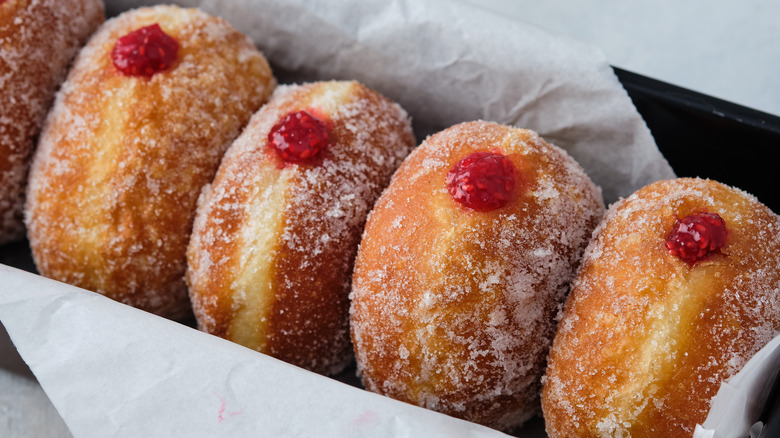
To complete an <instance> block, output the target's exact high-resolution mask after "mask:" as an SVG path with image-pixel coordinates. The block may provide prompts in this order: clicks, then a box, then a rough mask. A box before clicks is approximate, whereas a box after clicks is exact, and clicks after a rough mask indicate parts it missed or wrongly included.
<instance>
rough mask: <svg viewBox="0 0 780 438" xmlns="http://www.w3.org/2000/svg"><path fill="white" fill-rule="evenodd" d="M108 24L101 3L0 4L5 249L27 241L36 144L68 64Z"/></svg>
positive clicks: (0, 188)
mask: <svg viewBox="0 0 780 438" xmlns="http://www.w3.org/2000/svg"><path fill="white" fill-rule="evenodd" d="M102 22H103V3H102V1H101V0H40V1H29V0H0V89H2V91H1V92H0V244H3V243H5V242H9V241H12V240H16V239H20V238H22V237H24V226H23V224H22V207H23V204H24V190H25V186H26V181H27V171H28V168H29V166H30V158H31V156H32V152H33V149H34V145H35V140H36V139H37V136H38V133H39V132H40V129H41V125H43V120H44V118H45V117H46V112H47V111H48V110H49V106H50V105H51V102H52V100H53V99H54V93H55V91H56V89H57V87H58V86H59V85H60V83H61V82H62V80H63V79H65V73H66V70H67V67H68V64H69V63H70V61H71V60H72V59H73V57H74V56H75V55H76V52H77V51H78V49H79V47H81V46H82V45H83V44H84V43H85V42H86V41H87V38H88V37H89V35H90V34H91V33H92V32H93V31H94V30H95V29H97V27H98V26H99V25H100V24H101V23H102Z"/></svg>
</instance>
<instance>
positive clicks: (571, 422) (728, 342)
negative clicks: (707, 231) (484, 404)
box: [543, 178, 780, 437]
mask: <svg viewBox="0 0 780 438" xmlns="http://www.w3.org/2000/svg"><path fill="white" fill-rule="evenodd" d="M703 212H710V213H717V214H719V215H720V216H721V217H722V218H723V219H724V221H725V223H726V228H727V232H728V234H727V244H726V246H725V247H724V248H723V249H722V254H713V255H711V256H710V257H709V258H707V259H705V260H703V261H700V262H698V263H696V264H694V265H693V266H692V267H689V266H688V264H687V263H686V262H684V261H682V260H680V259H678V258H677V257H675V256H673V255H670V254H669V252H668V250H667V249H666V248H665V246H664V244H665V241H666V237H667V235H668V234H669V232H670V230H671V228H672V226H673V224H674V222H675V220H676V219H677V218H684V217H686V216H688V215H690V214H695V213H703ZM778 236H780V219H779V218H778V217H777V216H776V215H775V214H774V213H772V212H771V211H770V210H769V209H768V208H766V207H765V206H763V205H762V204H760V203H759V202H758V201H757V200H756V199H755V198H753V197H752V196H750V195H748V194H746V193H744V192H741V191H739V190H736V189H733V188H730V187H727V186H725V185H723V184H720V183H717V182H714V181H710V180H700V179H687V178H683V179H676V180H668V181H661V182H657V183H654V184H651V185H649V186H647V187H645V188H643V189H641V190H639V191H638V192H637V193H635V194H634V195H632V196H630V197H629V198H626V199H625V200H623V201H621V202H619V203H617V204H616V205H613V206H612V207H611V208H610V210H609V212H608V213H607V216H606V217H605V220H604V222H603V223H602V224H601V225H600V226H599V230H598V231H597V235H596V237H595V240H594V241H593V242H592V243H591V245H590V246H589V247H588V249H587V250H586V254H585V256H584V258H583V266H582V268H581V272H580V273H579V275H578V277H577V279H576V281H575V283H574V284H573V289H572V294H571V296H570V298H569V300H568V301H567V303H566V309H565V312H564V316H563V319H562V321H561V323H560V325H559V330H558V334H557V335H556V338H555V342H554V345H553V347H552V349H551V353H550V360H549V366H548V369H547V374H546V377H545V387H544V392H543V408H544V414H545V420H546V424H547V431H548V433H549V434H550V436H552V437H572V436H579V437H591V436H592V437H596V436H632V437H658V436H664V437H690V436H691V435H692V434H693V430H694V427H695V425H696V424H697V423H702V422H703V421H704V419H705V418H706V416H707V413H708V411H709V407H710V400H711V398H712V397H713V396H714V395H715V393H716V392H717V390H718V388H719V386H720V383H721V382H722V381H723V380H725V379H727V378H728V377H729V376H731V375H733V374H734V373H736V372H737V371H738V370H739V369H741V367H742V366H743V364H744V363H745V362H746V361H747V360H748V359H749V358H750V357H751V356H752V355H753V354H754V353H755V352H756V351H758V350H759V349H760V348H761V347H762V346H763V345H765V344H766V343H767V342H768V341H769V340H771V339H772V337H773V336H774V335H775V334H776V333H777V331H778V330H779V329H780V294H778V290H780V271H778V269H777V267H778V266H780V238H779V237H778Z"/></svg>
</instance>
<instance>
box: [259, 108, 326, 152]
mask: <svg viewBox="0 0 780 438" xmlns="http://www.w3.org/2000/svg"><path fill="white" fill-rule="evenodd" d="M268 145H269V146H270V147H271V148H272V149H273V150H274V151H276V153H277V154H278V155H279V157H280V158H281V159H282V160H284V161H285V162H287V163H310V162H313V161H314V160H316V159H317V158H319V157H320V155H322V152H323V151H324V150H325V148H326V147H327V146H328V127H327V126H326V124H325V122H324V121H322V120H320V119H319V118H317V117H315V116H313V115H312V114H311V113H309V112H307V111H296V112H292V113H289V114H287V115H286V116H285V117H284V118H283V119H282V120H281V121H279V123H277V124H276V125H274V127H273V128H271V132H269V133H268Z"/></svg>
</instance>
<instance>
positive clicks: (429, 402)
mask: <svg viewBox="0 0 780 438" xmlns="http://www.w3.org/2000/svg"><path fill="white" fill-rule="evenodd" d="M603 210H604V204H603V201H602V198H601V191H600V190H599V188H598V187H597V186H596V185H595V184H594V183H593V182H592V181H591V180H590V179H589V178H588V176H587V175H586V174H585V172H584V171H583V170H582V168H581V167H580V166H579V165H578V164H577V163H576V162H575V161H574V160H573V159H572V158H571V157H569V156H568V155H567V154H566V153H565V152H564V151H563V150H561V149H559V148H557V147H555V146H552V145H550V144H548V143H546V142H545V141H544V140H543V139H542V138H540V137H539V136H538V135H537V134H536V133H534V132H532V131H528V130H523V129H514V128H510V127H507V126H503V125H499V124H495V123H488V122H469V123H463V124H460V125H456V126H453V127H451V128H449V129H446V130H444V131H442V132H439V133H437V134H435V135H433V136H431V137H429V138H428V139H427V140H425V142H423V144H422V145H420V146H419V147H418V148H417V149H416V150H415V151H414V152H412V154H410V156H409V157H408V158H407V159H406V160H405V161H404V163H403V164H402V166H401V167H400V168H399V170H398V172H397V173H396V174H395V175H394V176H393V180H392V182H391V183H390V186H389V187H388V188H387V190H386V191H385V192H384V193H383V194H382V196H381V198H380V199H379V200H378V201H377V204H376V206H375V208H374V210H373V211H372V213H371V215H370V216H369V220H368V223H367V224H366V230H365V232H364V235H363V239H362V241H361V244H360V250H359V253H358V257H357V261H356V266H355V272H354V277H353V289H352V294H351V298H352V306H351V332H352V340H353V343H354V346H355V352H356V356H357V362H358V371H359V373H360V374H361V377H362V379H363V382H364V384H365V386H366V388H368V389H369V390H371V391H375V392H378V393H381V394H385V395H388V396H390V397H393V398H395V399H398V400H403V401H406V402H409V403H412V404H416V405H419V406H423V407H426V408H430V409H433V410H437V411H440V412H444V413H447V414H450V415H453V416H456V417H460V418H463V419H466V420H470V421H473V422H477V423H481V424H484V425H488V426H490V427H493V428H497V429H509V428H512V427H515V426H519V425H520V424H522V423H523V422H524V421H525V420H526V419H527V418H529V417H530V416H532V415H534V414H535V413H538V411H539V406H538V403H539V401H538V399H539V391H540V385H541V384H540V378H541V375H542V372H543V366H544V363H545V358H546V355H547V350H548V348H549V345H550V342H551V340H552V336H553V332H554V328H555V316H556V314H557V313H558V311H559V307H560V306H561V304H562V302H563V299H564V296H565V295H566V293H567V291H568V287H569V282H570V281H571V279H572V278H573V276H574V270H575V267H576V265H577V263H578V261H579V258H580V255H581V254H582V251H583V249H584V248H585V245H586V244H587V242H588V239H589V237H590V235H591V231H592V230H593V228H594V227H595V226H596V224H597V223H598V221H599V220H600V219H601V215H602V214H603Z"/></svg>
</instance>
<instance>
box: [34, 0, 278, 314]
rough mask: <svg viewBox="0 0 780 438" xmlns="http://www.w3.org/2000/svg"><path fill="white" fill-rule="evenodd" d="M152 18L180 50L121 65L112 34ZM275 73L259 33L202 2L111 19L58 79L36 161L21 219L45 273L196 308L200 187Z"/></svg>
mask: <svg viewBox="0 0 780 438" xmlns="http://www.w3.org/2000/svg"><path fill="white" fill-rule="evenodd" d="M153 23H159V24H160V26H161V27H162V29H163V31H165V32H166V33H168V34H169V35H171V36H172V37H173V38H175V39H176V40H177V41H178V43H179V45H180V49H179V55H178V59H177V62H176V63H175V64H174V66H173V67H172V68H171V69H169V70H166V71H163V72H161V73H157V74H155V75H154V76H152V77H151V78H145V77H128V76H125V75H123V74H122V73H120V72H119V71H118V70H117V69H116V68H115V67H114V66H113V64H112V61H111V57H110V52H111V50H112V48H113V46H114V44H115V42H116V40H117V39H118V38H119V37H121V36H123V35H125V34H127V33H129V32H131V31H133V30H136V29H138V28H140V27H142V26H146V25H150V24H153ZM274 84H275V81H274V79H273V77H272V75H271V71H270V68H269V66H268V63H267V62H266V60H265V58H264V57H263V56H262V54H260V52H258V51H257V50H256V49H255V47H254V45H253V44H252V42H251V41H250V40H249V39H248V38H246V37H245V36H244V35H242V34H241V33H239V32H238V31H236V30H235V29H234V28H233V27H231V26H230V25H229V24H227V23H226V22H225V21H223V20H221V19H218V18H214V17H211V16H208V15H206V14H205V13H203V12H200V11H196V10H194V9H181V8H177V7H172V6H157V7H152V8H143V9H137V10H134V11H130V12H126V13H125V14H122V15H120V16H119V17H117V18H115V19H112V20H110V21H108V22H106V23H105V25H104V26H103V27H101V29H100V30H98V32H96V34H95V35H94V37H93V38H92V39H91V40H90V42H89V43H88V44H87V46H85V48H84V49H83V50H82V51H81V53H80V54H79V56H78V58H77V60H76V61H75V63H74V67H73V69H72V71H71V73H70V75H69V76H68V79H67V80H66V82H65V83H64V84H63V87H62V90H61V92H60V93H59V94H58V96H57V100H56V102H55V106H54V108H53V110H52V112H51V114H50V116H49V118H48V120H47V122H46V126H45V127H44V131H43V134H42V136H41V141H40V144H39V149H38V151H37V153H36V156H35V160H34V164H33V167H32V170H31V175H30V189H29V193H28V198H29V199H28V204H27V210H26V220H27V226H28V229H29V237H30V243H31V247H32V250H33V255H34V257H35V261H36V265H37V267H38V269H39V271H40V272H41V274H43V275H45V276H48V277H52V278H55V279H58V280H61V281H64V282H67V283H71V284H75V285H77V286H80V287H84V288H86V289H89V290H93V291H96V292H100V293H102V294H105V295H106V296H109V297H111V298H113V299H116V300H118V301H121V302H124V303H127V304H131V305H133V306H136V307H139V308H141V309H144V310H147V311H150V312H154V313H157V314H160V315H163V316H167V317H171V318H178V317H182V316H184V315H187V314H188V313H190V310H189V302H188V299H187V291H186V286H185V284H184V270H185V250H186V245H187V242H188V239H189V233H190V229H191V225H192V220H193V217H194V212H195V204H196V200H197V197H198V194H199V192H200V190H201V187H202V186H203V185H205V184H206V183H208V182H209V181H211V178H212V177H213V175H214V173H215V171H216V168H217V166H218V164H219V161H220V159H221V156H222V153H223V152H224V151H225V149H226V148H227V147H228V145H229V144H230V142H231V141H232V139H233V138H235V136H237V135H238V133H239V130H240V129H241V127H242V126H243V125H244V124H245V123H246V122H247V121H248V120H249V117H250V116H251V114H252V113H253V112H254V111H256V110H257V108H259V106H260V105H261V104H262V103H263V102H265V100H267V97H268V96H269V95H270V93H271V90H272V89H273V86H274Z"/></svg>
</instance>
